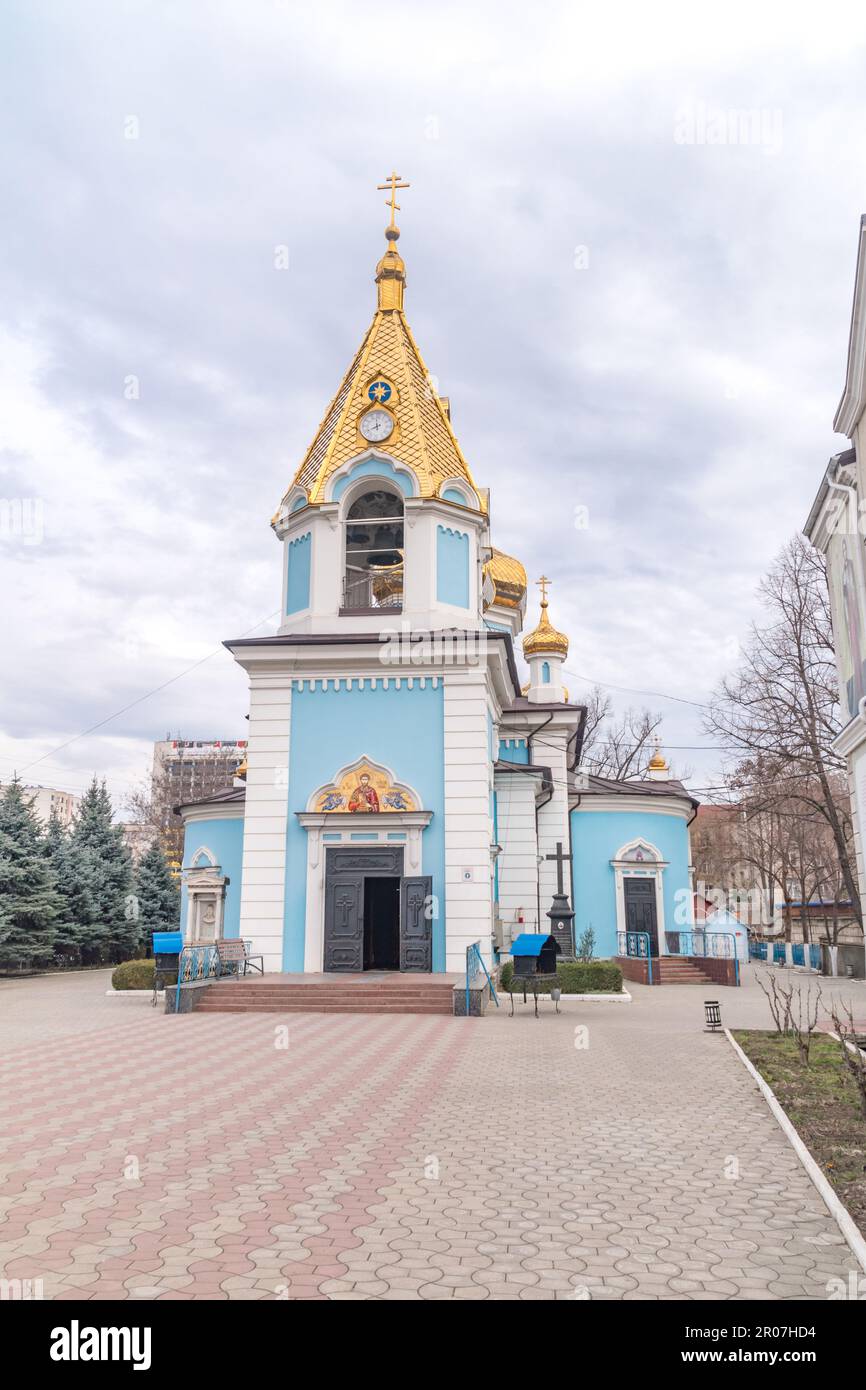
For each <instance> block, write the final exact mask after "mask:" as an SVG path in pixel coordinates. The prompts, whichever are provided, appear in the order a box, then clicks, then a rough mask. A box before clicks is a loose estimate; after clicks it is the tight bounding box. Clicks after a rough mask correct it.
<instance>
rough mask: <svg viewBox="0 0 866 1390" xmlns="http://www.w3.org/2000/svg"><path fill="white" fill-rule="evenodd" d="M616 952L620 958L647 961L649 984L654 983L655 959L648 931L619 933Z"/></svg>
mask: <svg viewBox="0 0 866 1390" xmlns="http://www.w3.org/2000/svg"><path fill="white" fill-rule="evenodd" d="M616 951H617V955H619V956H633V957H634V958H635V960H645V961H646V963H647V971H648V974H647V983H648V984H652V982H653V958H652V952H651V951H650V938H649V932H646V931H618V932H617V934H616Z"/></svg>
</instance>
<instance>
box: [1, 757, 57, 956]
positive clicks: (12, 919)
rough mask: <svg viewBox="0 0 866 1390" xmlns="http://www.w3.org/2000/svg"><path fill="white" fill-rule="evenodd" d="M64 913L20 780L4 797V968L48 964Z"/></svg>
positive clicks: (2, 849) (2, 945) (2, 840)
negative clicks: (57, 926)
mask: <svg viewBox="0 0 866 1390" xmlns="http://www.w3.org/2000/svg"><path fill="white" fill-rule="evenodd" d="M60 908H61V901H60V895H59V893H58V892H57V889H56V887H55V882H54V875H53V873H52V871H51V866H50V865H49V863H48V861H47V859H46V856H45V846H44V841H43V836H42V831H41V829H40V826H39V822H38V821H37V819H36V817H35V816H34V814H33V812H32V810H31V808H30V803H29V801H28V800H27V798H26V796H25V794H24V791H23V788H22V786H21V783H20V782H19V781H18V780H17V778H16V779H15V781H13V782H10V784H9V786H8V787H6V788H5V790H4V792H3V794H2V796H0V968H5V969H13V970H15V969H18V970H20V969H22V968H26V967H28V966H39V965H47V964H49V963H50V961H51V960H52V958H53V955H54V939H55V930H56V929H55V922H56V921H57V918H58V916H59V915H60Z"/></svg>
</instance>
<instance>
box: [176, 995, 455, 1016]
mask: <svg viewBox="0 0 866 1390" xmlns="http://www.w3.org/2000/svg"><path fill="white" fill-rule="evenodd" d="M195 1012H196V1013H197V1014H256V1013H258V1014H288V1013H295V1014H302V1013H308V1014H438V1015H440V1016H444V1017H450V1016H451V1015H452V1013H453V1009H452V1005H451V1000H450V999H448V1000H447V1001H446V1000H441V1001H439V1002H437V1003H435V1004H430V1003H426V1002H422V1001H417V1002H408V1003H407V1002H406V1001H405V1000H397V999H394V1000H388V1001H387V1002H386V1001H384V1000H380V1001H369V1002H367V1001H364V1002H363V1003H362V1002H359V1001H358V1000H354V999H352V1000H344V1001H342V1002H337V1001H335V1000H324V999H310V1000H309V1001H306V1000H304V1001H300V1000H291V1001H283V1002H278V1001H270V1002H267V1003H253V1002H250V1003H231V1002H227V1003H220V1002H219V1001H218V1000H208V999H203V1000H202V1002H201V1003H200V1004H198V1005H197V1007H196V1009H195Z"/></svg>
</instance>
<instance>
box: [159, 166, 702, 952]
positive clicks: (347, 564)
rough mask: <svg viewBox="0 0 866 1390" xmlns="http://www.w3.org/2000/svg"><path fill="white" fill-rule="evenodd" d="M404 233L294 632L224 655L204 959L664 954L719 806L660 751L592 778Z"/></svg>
mask: <svg viewBox="0 0 866 1390" xmlns="http://www.w3.org/2000/svg"><path fill="white" fill-rule="evenodd" d="M391 209H392V210H391V225H390V226H389V227H388V229H387V231H386V233H385V236H386V250H385V253H384V255H383V256H382V258H381V260H380V261H379V263H378V266H377V268H376V294H377V303H376V309H375V313H374V315H373V320H372V323H371V324H370V327H369V328H368V330H367V333H366V334H365V336H364V338H363V341H362V342H361V345H360V347H359V348H358V350H357V352H356V353H355V356H354V358H353V359H352V362H351V365H350V366H349V369H348V371H347V372H346V374H345V376H344V377H343V379H342V381H341V382H340V384H339V387H338V389H337V392H336V395H335V396H334V398H333V400H332V401H331V403H330V405H329V406H328V408H327V410H326V411H325V414H324V417H323V419H322V421H321V423H320V424H319V426H318V428H317V429H316V431H315V434H314V436H313V439H312V442H311V444H310V446H309V449H308V450H307V453H306V455H305V457H304V459H303V460H302V462H301V464H300V467H299V468H298V469H297V472H296V473H295V476H294V479H293V481H292V483H291V485H290V486H289V488H288V490H287V491H286V493H285V495H284V497H283V499H282V501H281V502H280V505H279V508H278V509H277V512H276V514H275V515H274V517H273V519H272V521H271V527H272V530H273V533H274V536H275V537H276V541H277V543H278V544H279V546H280V548H281V553H282V588H281V612H282V621H281V622H280V625H279V629H278V630H277V632H276V633H275V634H274V635H273V636H269V637H255V638H244V639H238V640H234V641H228V642H227V643H226V644H225V645H226V646H227V648H228V650H229V651H230V652H231V654H232V656H233V657H234V659H235V661H237V662H238V664H239V665H240V666H241V667H242V668H243V670H244V671H245V672H246V675H247V678H248V681H249V734H248V753H247V763H246V768H245V781H244V782H241V783H240V784H239V785H236V786H235V788H233V789H231V790H228V791H225V792H222V793H220V794H217V795H214V796H212V797H211V798H210V799H209V800H207V801H204V802H198V803H195V804H193V805H185V806H183V807H181V808H179V809H180V813H181V815H182V816H183V819H184V823H185V854H184V872H183V880H184V891H183V930H184V936H185V939H186V940H187V941H188V942H193V943H194V942H204V941H213V940H215V939H219V938H223V937H224V938H232V937H235V938H236V937H242V938H244V939H246V940H248V941H249V943H250V951H251V952H252V953H255V954H261V955H262V957H263V959H264V966H265V970H266V972H273V971H280V972H292V973H294V972H310V973H319V972H330V971H334V972H346V971H351V972H361V971H368V970H369V971H412V972H432V973H438V974H441V973H443V972H458V971H462V970H464V968H465V962H466V949H467V947H468V946H470V945H471V944H473V943H476V942H477V943H479V945H480V950H481V953H482V955H483V956H484V958H485V960H486V961H487V962H488V964H489V963H491V962H493V963H495V962H496V961H498V960H500V959H501V958H503V957H505V956H507V954H508V950H509V946H510V944H511V941H512V939H513V938H514V937H516V936H517V935H519V934H521V933H524V932H544V933H547V932H548V931H549V929H550V921H549V919H548V917H547V913H548V911H549V910H550V908H551V904H552V902H553V898H554V895H555V894H556V893H557V889H558V874H560V873H562V872H563V870H564V891H565V893H566V894H567V895H568V896H570V899H571V906H572V907H573V910H574V914H575V915H574V926H573V932H574V934H575V935H576V936H577V937H578V938H579V937H580V935H581V934H582V932H583V931H584V930H585V929H586V928H587V927H592V929H593V932H594V934H595V951H596V954H597V955H599V956H607V957H612V956H616V955H617V954H618V953H619V952H620V949H621V946H622V940H621V938H620V937H618V933H622V932H624V931H625V930H626V929H627V928H629V929H631V930H632V931H641V932H645V933H648V936H649V939H650V941H651V942H652V951H653V954H662V955H664V954H665V952H666V949H667V943H668V942H669V941H670V933H671V932H674V931H675V930H676V928H677V927H683V926H686V927H687V926H689V925H691V923H692V920H693V919H692V908H691V902H692V897H691V882H690V854H689V830H688V827H689V822H690V820H691V819H692V818H693V816H694V812H695V809H696V805H697V803H696V802H695V801H694V800H693V798H692V797H691V796H690V795H689V793H688V792H687V791H686V789H685V788H684V787H683V786H682V785H681V784H680V783H679V782H677V781H675V780H672V779H671V776H670V773H669V770H668V767H667V764H666V762H665V759H664V758H663V757H662V756H661V754H660V753H659V752H657V753H656V757H655V758H654V759H653V762H652V764H651V767H650V772H649V777H648V780H642V781H627V782H615V781H609V780H605V779H600V778H597V777H593V776H586V775H584V774H583V773H582V771H581V766H580V761H581V747H582V739H583V731H584V723H585V713H586V712H585V710H584V709H583V708H582V707H581V706H580V705H577V704H573V703H571V702H570V700H569V696H568V691H567V690H566V687H565V685H564V683H563V665H564V662H565V660H566V658H567V654H568V640H567V638H566V637H565V636H564V635H563V634H562V633H561V632H559V631H557V630H556V628H555V627H554V626H553V624H552V622H551V619H550V615H549V601H548V596H547V581H546V580H544V581H542V582H541V613H540V617H539V620H538V622H537V623H536V625H535V626H534V627H533V628H532V630H531V631H530V632H529V633H528V635H527V636H525V637H524V638H523V640H522V656H523V658H524V661H525V665H526V666H527V667H528V680H527V679H526V676H525V674H524V675H521V670H520V669H519V666H518V650H519V647H520V645H521V641H520V639H521V633H522V630H523V628H524V623H525V619H526V610H527V582H526V573H525V570H524V568H523V566H522V565H521V564H520V562H519V561H518V560H516V559H513V558H512V557H511V556H508V555H505V554H503V553H502V552H501V551H499V550H497V549H496V548H495V547H494V546H493V544H492V537H491V524H490V494H489V492H488V491H487V490H486V489H485V488H482V487H480V486H478V485H477V484H476V482H475V480H474V477H473V474H472V471H471V470H470V467H469V464H468V463H467V461H466V459H465V458H464V455H463V453H462V451H461V448H460V445H459V444H458V442H457V437H456V435H455V433H454V429H453V427H452V422H451V409H450V404H449V401H448V400H447V398H445V397H443V396H440V395H439V393H438V391H437V390H436V387H435V384H434V380H433V378H432V377H431V376H430V373H429V372H428V370H427V368H426V366H425V364H424V361H423V359H422V357H421V353H420V352H419V349H418V346H417V344H416V342H415V339H414V338H413V336H412V332H411V330H410V328H409V324H408V322H407V320H406V316H405V313H404V295H405V289H406V271H405V265H404V262H403V259H402V257H401V256H400V254H399V252H398V249H397V241H398V238H399V235H400V233H399V229H398V228H397V226H396V224H395V221H394V211H395V205H394V193H393V180H392V193H391Z"/></svg>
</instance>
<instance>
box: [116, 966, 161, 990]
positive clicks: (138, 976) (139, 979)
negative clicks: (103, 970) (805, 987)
mask: <svg viewBox="0 0 866 1390" xmlns="http://www.w3.org/2000/svg"><path fill="white" fill-rule="evenodd" d="M153 971H154V965H153V961H152V960H125V961H124V962H123V964H122V965H118V966H117V968H116V969H115V970H113V971H112V973H111V983H112V984H113V986H114V988H115V989H153Z"/></svg>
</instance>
